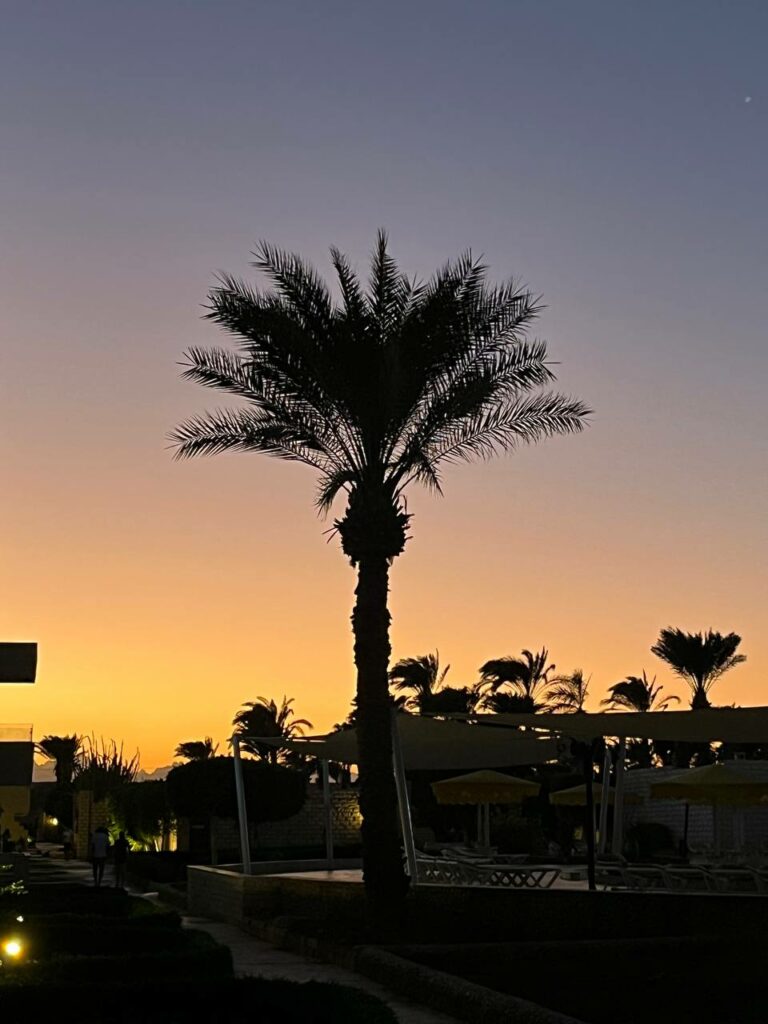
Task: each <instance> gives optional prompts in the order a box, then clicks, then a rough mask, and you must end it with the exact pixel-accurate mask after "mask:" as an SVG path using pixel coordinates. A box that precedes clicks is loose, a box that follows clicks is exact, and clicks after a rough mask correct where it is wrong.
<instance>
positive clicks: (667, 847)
mask: <svg viewBox="0 0 768 1024" xmlns="http://www.w3.org/2000/svg"><path fill="white" fill-rule="evenodd" d="M624 850H625V853H626V854H627V856H628V857H629V859H630V860H654V859H655V858H656V857H658V856H660V855H665V856H670V855H671V854H674V853H675V839H674V836H673V835H672V832H671V830H670V829H668V828H667V826H666V825H662V824H660V823H659V822H657V821H639V822H638V823H637V824H636V825H633V826H632V827H631V828H630V829H628V830H627V837H626V841H625V847H624Z"/></svg>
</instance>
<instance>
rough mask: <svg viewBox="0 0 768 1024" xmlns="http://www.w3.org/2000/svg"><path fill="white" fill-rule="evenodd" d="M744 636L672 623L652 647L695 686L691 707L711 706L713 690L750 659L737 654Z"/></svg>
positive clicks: (675, 671) (679, 674)
mask: <svg viewBox="0 0 768 1024" xmlns="http://www.w3.org/2000/svg"><path fill="white" fill-rule="evenodd" d="M740 643H741V637H740V636H739V635H738V634H737V633H726V634H723V633H718V632H716V631H715V630H712V629H708V630H707V631H706V632H704V633H685V632H683V630H682V629H676V628H673V627H671V626H668V627H667V628H666V629H662V631H661V632H660V634H659V639H658V640H657V641H656V643H655V644H654V645H653V647H652V648H651V651H652V652H653V654H655V655H656V656H657V657H659V658H661V660H662V661H664V662H666V663H667V665H669V666H670V668H671V669H672V671H673V672H674V673H675V674H676V675H678V676H679V677H680V678H681V679H684V680H685V682H686V683H687V684H688V686H689V687H690V689H691V707H692V708H708V707H709V706H710V702H709V691H710V689H711V688H712V686H713V684H714V683H716V682H717V680H718V679H720V677H721V676H722V675H723V674H724V673H725V672H728V671H729V670H730V669H732V668H734V666H736V665H740V664H741V663H742V662H744V661H746V655H744V654H737V653H736V651H737V648H738V646H739V644H740Z"/></svg>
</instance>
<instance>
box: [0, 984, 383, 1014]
mask: <svg viewBox="0 0 768 1024" xmlns="http://www.w3.org/2000/svg"><path fill="white" fill-rule="evenodd" d="M102 980H103V979H100V981H99V982H97V983H95V984H94V985H89V986H88V992H87V1005H86V1006H84V1005H83V992H82V989H81V988H78V987H77V983H76V981H75V979H71V981H72V984H57V983H54V982H51V981H45V980H39V981H38V982H36V983H34V987H33V986H32V985H31V984H29V983H24V982H19V983H17V984H14V985H9V986H6V987H4V988H3V990H2V1020H3V1024H22V1022H23V1024H28V1022H29V1020H30V1007H34V1006H38V1007H50V1008H51V1015H52V1017H53V1018H55V1020H56V1022H57V1024H82V1021H83V1019H84V1017H85V1018H87V1017H90V1018H91V1019H93V1020H98V1021H99V1024H189V1022H190V1021H194V1022H195V1024H397V1018H396V1017H395V1014H394V1013H393V1011H392V1010H390V1008H389V1007H388V1006H386V1005H385V1004H384V1003H382V1002H381V1000H379V999H376V997H375V996H372V995H369V994H368V993H367V992H364V991H362V990H360V989H353V988H347V987H346V986H343V985H335V984H327V983H324V982H316V981H309V982H305V983H303V984H299V983H297V982H291V981H283V980H275V979H266V978H242V979H237V980H231V981H222V982H216V983H213V984H210V983H207V984H206V983H204V984H200V983H198V982H196V981H192V982H187V983H184V984H179V983H178V982H171V983H170V984H163V985H157V984H150V985H147V984H134V985H107V984H102V983H101V981H102Z"/></svg>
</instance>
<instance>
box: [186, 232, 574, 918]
mask: <svg viewBox="0 0 768 1024" xmlns="http://www.w3.org/2000/svg"><path fill="white" fill-rule="evenodd" d="M255 257H256V259H255V266H256V268H257V269H258V270H260V271H262V272H263V273H264V274H266V275H267V277H268V279H269V280H270V282H271V284H272V286H273V287H272V290H270V291H266V292H262V291H257V290H255V289H253V288H251V287H250V286H248V285H246V284H244V283H241V282H239V281H237V280H235V279H234V278H232V277H229V276H224V277H222V278H221V283H220V286H219V287H217V288H215V289H214V290H213V291H212V292H211V293H210V296H209V300H210V307H209V313H208V316H209V318H210V319H211V320H213V321H214V322H215V323H217V324H218V325H220V326H221V327H222V328H223V329H224V330H225V331H227V332H229V333H230V334H232V335H233V336H234V337H235V339H236V342H237V345H238V350H237V351H236V352H234V353H233V352H231V351H228V350H223V349H213V350H205V349H200V348H192V349H190V350H189V351H188V352H187V355H186V369H185V371H184V376H185V377H186V378H187V379H189V380H193V381H196V382H198V383H200V384H202V385H204V386H206V387H210V388H214V389H218V390H221V391H225V392H227V393H229V394H230V395H234V396H235V397H237V398H238V399H241V400H243V402H244V404H242V405H241V406H239V407H238V408H236V409H230V410H220V411H213V412H208V413H205V414H203V415H201V416H197V417H195V418H193V419H190V420H188V421H187V422H185V423H183V424H181V425H180V426H179V427H178V428H177V429H176V430H175V431H174V432H173V434H172V435H171V436H172V439H173V441H174V442H175V444H176V446H177V449H176V451H177V455H178V456H179V457H188V456H194V455H202V454H209V455H210V454H215V453H218V452H225V451H255V452H261V453H264V454H267V455H271V456H274V457H275V458H280V459H286V460H288V461H293V462H301V463H304V464H306V465H309V466H310V467H312V468H313V469H314V470H315V471H316V472H317V473H318V475H319V477H320V487H319V491H318V494H317V505H318V508H319V510H320V511H322V512H328V511H329V510H330V509H331V507H332V504H333V502H334V499H335V498H336V497H337V496H339V495H340V494H343V495H344V497H345V500H346V508H345V511H344V514H343V515H342V516H341V518H339V519H337V520H336V521H335V523H334V526H335V529H336V531H337V532H338V535H339V538H340V541H341V547H342V550H343V552H344V554H345V555H346V556H347V557H348V559H349V561H350V562H351V564H352V565H353V566H354V567H355V568H356V570H357V588H356V591H355V594H356V604H355V607H354V611H353V613H352V628H353V632H354V656H355V664H356V667H357V697H356V699H357V715H358V748H359V755H358V756H359V758H360V764H359V766H358V767H359V770H360V777H359V778H360V810H361V813H362V818H363V825H362V838H363V859H364V874H365V880H366V891H367V893H368V896H369V898H371V900H372V901H374V902H375V903H376V904H377V906H378V907H379V908H380V909H391V908H392V907H393V906H396V905H399V901H400V899H401V898H402V896H404V894H405V890H406V888H407V880H406V878H405V874H404V871H403V864H402V856H401V852H400V841H399V837H398V832H397V824H396V822H397V800H396V792H395V783H394V778H393V774H392V739H391V734H390V729H389V716H390V707H391V705H390V698H389V688H388V676H387V667H388V661H389V656H390V642H389V624H390V614H389V610H388V606H387V594H388V589H389V568H390V565H391V563H392V561H393V560H394V559H395V558H396V557H397V556H398V555H400V554H402V552H403V549H404V547H405V544H406V540H407V531H408V525H409V522H410V518H411V517H410V515H409V514H408V511H407V508H406V504H405V493H406V490H407V488H408V485H409V484H411V483H422V484H425V485H426V486H427V487H431V488H432V489H433V490H435V491H437V492H438V493H440V489H441V478H440V470H441V468H442V467H444V466H445V465H449V464H451V463H455V462H459V461H461V460H467V461H468V460H472V459H476V458H484V457H490V456H491V455H493V454H494V453H496V452H498V451H501V450H509V449H512V448H514V447H515V446H516V445H518V444H520V443H532V442H536V441H538V440H540V439H541V438H544V437H548V436H550V435H554V434H569V433H573V432H575V431H578V430H581V429H582V428H583V427H584V425H585V421H586V417H587V415H588V412H589V410H588V409H587V408H586V407H585V406H584V404H583V403H582V402H580V401H578V400H575V399H572V398H568V397H566V396H563V395H560V394H557V393H552V392H549V391H546V390H542V389H543V388H544V387H545V386H546V385H547V384H548V383H549V382H551V381H552V380H554V374H553V372H552V370H551V366H550V362H549V360H548V358H547V348H546V345H545V343H544V342H541V341H538V340H535V341H528V340H526V338H525V331H526V329H527V327H528V326H529V324H530V323H531V321H533V320H534V319H535V317H536V315H537V313H538V312H539V306H538V305H537V300H536V299H535V298H534V297H533V296H532V295H531V293H530V292H528V291H526V290H524V289H522V288H520V287H519V286H518V285H517V284H516V283H514V282H510V283H508V284H505V285H502V286H500V287H490V286H488V285H487V284H486V283H485V273H486V268H485V267H484V266H483V264H482V263H481V262H480V261H479V260H477V259H475V258H474V257H473V256H472V255H471V254H467V255H465V256H462V257H461V258H459V259H458V260H457V261H456V262H454V263H449V264H446V265H445V266H444V267H443V268H442V269H441V270H439V271H438V272H437V273H436V274H435V275H434V276H433V277H432V279H431V280H430V281H429V282H428V283H426V284H421V283H418V282H416V281H413V280H410V279H409V278H407V277H406V276H405V275H404V274H402V273H401V272H400V270H399V269H398V267H397V265H396V263H395V261H394V259H393V258H392V256H391V255H390V253H389V251H388V247H387V238H386V235H385V234H384V233H383V232H380V233H379V235H378V238H377V240H376V245H375V249H374V252H373V256H372V262H371V273H370V278H369V282H368V286H367V288H364V287H363V286H362V285H361V283H360V281H359V279H358V276H357V274H356V273H355V271H354V270H353V269H352V267H351V265H350V263H349V261H348V259H347V258H346V257H345V256H343V255H342V253H340V252H339V251H338V250H337V249H331V261H332V263H333V266H334V269H335V272H336V275H337V278H338V287H339V291H340V297H341V298H340V302H335V301H334V299H333V298H332V296H331V293H330V291H329V289H328V287H327V286H326V284H325V283H324V282H323V281H322V280H321V278H320V277H319V276H318V274H317V273H316V272H315V271H314V269H313V268H311V267H310V266H309V265H308V264H307V263H306V262H305V261H304V260H303V259H301V257H299V256H295V255H291V254H288V253H285V252H282V251H280V250H279V249H276V248H274V247H273V246H271V245H268V244H266V243H262V244H261V245H260V246H259V247H258V249H257V252H256V253H255Z"/></svg>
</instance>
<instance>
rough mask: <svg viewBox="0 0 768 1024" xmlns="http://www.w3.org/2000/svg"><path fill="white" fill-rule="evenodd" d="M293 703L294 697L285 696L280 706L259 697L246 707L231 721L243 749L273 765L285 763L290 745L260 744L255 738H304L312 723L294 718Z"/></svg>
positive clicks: (245, 705) (285, 739)
mask: <svg viewBox="0 0 768 1024" xmlns="http://www.w3.org/2000/svg"><path fill="white" fill-rule="evenodd" d="M292 704H293V697H291V698H288V697H285V696H284V697H283V699H282V700H281V701H280V703H279V704H277V703H276V702H275V701H274V700H269V699H268V698H266V697H257V698H256V700H255V701H249V702H247V703H246V704H244V705H243V707H242V709H241V710H240V711H238V712H237V714H236V715H235V717H234V719H233V720H232V724H233V725H234V726H235V732H236V733H238V734H239V735H240V736H242V737H243V740H242V746H243V749H244V750H247V751H248V752H249V753H251V754H253V755H254V757H257V758H259V759H260V760H262V761H268V762H269V763H270V764H278V763H279V762H280V761H284V760H286V756H287V754H288V752H289V747H288V746H286V745H284V744H280V743H278V744H277V745H273V744H271V743H259V742H257V740H256V739H255V737H262V736H263V737H268V736H270V737H274V738H275V739H276V740H283V741H286V742H287V741H290V740H293V739H296V737H297V736H303V735H304V728H305V727H306V728H307V729H311V728H312V723H311V722H308V721H307V719H306V718H296V717H295V714H296V712H295V711H294V710H293V708H292V707H291V705H292Z"/></svg>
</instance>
